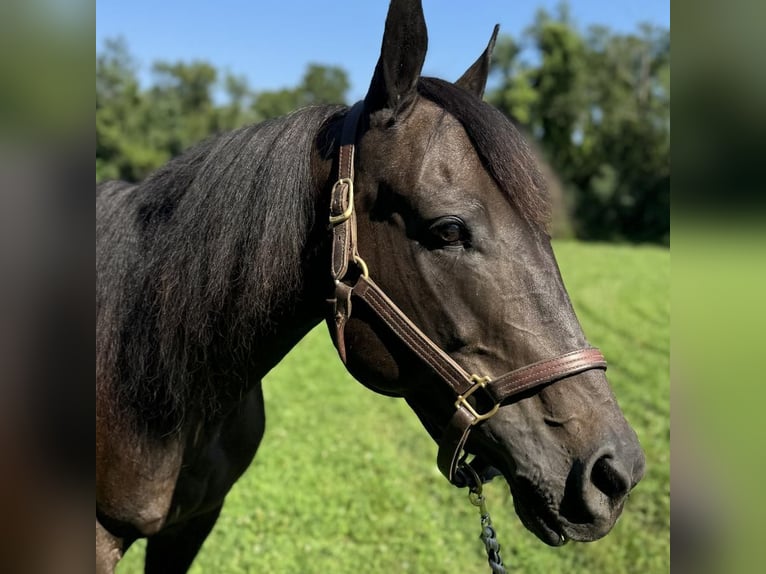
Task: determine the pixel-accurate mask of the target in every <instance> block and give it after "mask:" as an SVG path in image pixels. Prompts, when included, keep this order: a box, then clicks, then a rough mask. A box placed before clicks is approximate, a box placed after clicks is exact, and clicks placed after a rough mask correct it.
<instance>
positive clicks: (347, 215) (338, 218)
mask: <svg viewBox="0 0 766 574" xmlns="http://www.w3.org/2000/svg"><path fill="white" fill-rule="evenodd" d="M344 185H345V186H346V189H347V190H348V193H347V194H346V205H347V207H346V209H345V210H344V211H343V213H340V214H338V215H333V214H332V212H331V213H330V225H332V226H335V225H338V224H340V223H344V222H346V221H348V220H349V219H351V214H352V213H354V180H353V179H351V178H350V177H342V178H340V179H339V180H338V181H336V182H335V185H334V186H333V188H332V192H333V195H334V194H335V193H336V190H340V189H343V186H344Z"/></svg>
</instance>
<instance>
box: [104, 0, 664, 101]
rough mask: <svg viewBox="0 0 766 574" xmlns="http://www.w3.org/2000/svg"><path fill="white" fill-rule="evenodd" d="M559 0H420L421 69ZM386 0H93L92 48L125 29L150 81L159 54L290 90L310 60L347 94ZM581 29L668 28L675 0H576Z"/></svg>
mask: <svg viewBox="0 0 766 574" xmlns="http://www.w3.org/2000/svg"><path fill="white" fill-rule="evenodd" d="M558 2H559V0H536V1H527V0H465V1H457V0H453V1H450V0H424V1H423V9H424V11H425V15H426V23H427V25H428V37H429V50H428V56H427V58H426V63H425V66H424V73H425V74H427V75H431V76H438V77H442V78H444V79H448V80H455V79H457V78H458V77H459V76H460V75H461V74H462V73H463V71H464V70H465V68H467V67H468V66H469V65H470V64H471V63H472V62H473V60H474V59H476V57H477V56H478V55H479V54H480V53H481V51H482V50H483V49H484V47H485V46H486V43H487V41H488V39H489V36H490V34H491V32H492V27H493V26H494V25H495V24H496V23H499V24H500V27H501V28H500V31H501V33H507V34H511V35H513V36H515V37H517V38H518V37H520V35H521V33H522V32H523V30H524V28H525V27H527V26H528V25H529V24H530V23H531V22H532V20H533V18H534V14H535V12H536V10H537V9H538V8H540V7H545V8H547V9H548V10H551V11H553V10H554V9H555V7H556V5H557V4H558ZM387 8H388V1H387V0H334V1H333V2H317V1H305V0H278V1H273V0H269V1H267V2H256V1H253V0H250V1H247V0H239V1H235V0H216V1H212V0H211V1H208V2H191V1H186V2H179V1H176V0H151V1H149V0H131V1H129V2H126V1H125V0H97V2H96V51H98V50H100V48H101V47H102V46H103V40H104V38H109V37H117V36H123V37H124V38H125V39H126V40H127V42H128V46H129V48H130V51H131V53H132V54H133V55H134V56H135V58H136V59H137V61H138V64H139V65H140V73H141V77H142V79H143V80H144V81H146V80H148V78H150V75H149V68H150V66H151V64H152V62H154V61H156V60H160V59H162V60H166V61H177V60H184V61H191V60H205V61H208V62H210V63H212V64H213V65H215V66H216V67H217V68H219V69H221V70H228V71H230V72H232V73H235V74H237V75H243V76H245V77H246V78H247V80H248V82H249V85H250V87H251V88H253V89H256V90H272V89H277V88H281V87H291V86H294V85H296V84H297V83H298V82H299V81H300V78H301V76H302V75H303V72H304V70H305V68H306V65H307V64H308V63H310V62H315V63H320V64H328V65H338V66H341V67H343V68H344V69H345V70H346V71H347V72H348V74H349V78H350V80H351V90H350V92H349V101H353V100H356V99H359V98H361V97H362V96H364V93H365V92H366V90H367V86H368V85H369V81H370V77H371V75H372V71H373V69H374V67H375V63H376V61H377V59H378V54H379V52H380V42H381V38H382V35H383V24H384V21H385V16H386V10H387ZM570 8H571V12H572V14H573V16H574V19H575V21H576V22H577V24H578V25H579V26H580V27H581V28H585V27H587V26H589V25H591V24H602V25H606V26H608V27H609V28H611V29H612V30H615V31H619V32H631V31H635V30H636V29H637V26H638V24H639V23H641V22H649V23H652V24H656V25H660V26H665V27H670V3H669V0H642V1H627V0H611V1H610V0H571V1H570Z"/></svg>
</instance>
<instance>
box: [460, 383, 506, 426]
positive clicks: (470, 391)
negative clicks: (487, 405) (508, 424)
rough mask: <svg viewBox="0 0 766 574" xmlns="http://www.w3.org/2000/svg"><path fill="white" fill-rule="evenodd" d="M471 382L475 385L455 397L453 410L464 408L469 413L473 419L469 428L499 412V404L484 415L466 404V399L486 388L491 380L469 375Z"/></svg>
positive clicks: (469, 404)
mask: <svg viewBox="0 0 766 574" xmlns="http://www.w3.org/2000/svg"><path fill="white" fill-rule="evenodd" d="M471 380H472V381H473V382H474V383H475V384H474V385H473V386H472V387H471V388H470V389H468V390H467V391H466V392H465V393H463V394H462V395H458V396H457V400H456V401H455V408H456V409H459V408H460V407H464V408H465V409H466V410H467V411H468V412H469V413H471V415H472V416H473V418H474V420H473V421H472V422H471V426H473V425H475V424H478V423H480V422H481V421H485V420H487V419H488V418H490V417H491V416H493V415H494V414H495V413H496V412H497V411H498V410H500V403H495V406H493V407H492V408H491V409H490V410H489V411H487V412H486V413H480V412H478V411H477V410H476V409H475V408H474V407H473V405H472V404H471V403H469V402H468V400H467V399H468V397H470V396H471V395H472V394H474V393H475V392H476V391H477V390H479V389H483V388H485V387H486V386H487V383H489V382H490V381H491V380H492V379H491V377H480V376H479V375H471Z"/></svg>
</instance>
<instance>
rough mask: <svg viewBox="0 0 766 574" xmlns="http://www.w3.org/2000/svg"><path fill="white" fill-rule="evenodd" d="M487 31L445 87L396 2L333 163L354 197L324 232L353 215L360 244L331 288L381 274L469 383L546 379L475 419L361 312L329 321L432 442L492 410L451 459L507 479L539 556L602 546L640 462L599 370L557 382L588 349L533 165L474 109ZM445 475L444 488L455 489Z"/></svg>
mask: <svg viewBox="0 0 766 574" xmlns="http://www.w3.org/2000/svg"><path fill="white" fill-rule="evenodd" d="M496 33H497V29H496V30H495V32H494V33H493V35H492V39H491V40H490V43H489V46H488V47H487V49H486V50H485V51H484V53H483V54H482V55H481V56H480V57H479V59H478V60H477V61H476V62H475V63H474V64H473V65H472V66H471V67H470V68H469V69H468V70H467V71H466V73H465V74H464V75H463V76H462V77H461V78H460V79H459V80H458V81H457V82H456V83H455V84H452V83H449V82H445V81H441V80H436V79H432V78H424V77H421V68H422V65H423V61H424V59H425V54H426V46H427V33H426V26H425V21H424V18H423V13H422V9H421V7H420V2H411V1H404V0H402V1H398V0H395V1H394V2H392V5H391V7H390V10H389V14H388V18H387V21H386V27H385V33H384V38H383V44H382V49H381V55H380V59H379V61H378V64H377V67H376V69H375V72H374V75H373V78H372V82H371V84H370V88H369V91H368V93H367V95H366V97H365V99H364V102H363V104H359V105H358V106H357V107H356V114H358V119H356V120H355V121H354V122H353V125H352V126H351V128H347V129H346V131H347V132H350V133H351V140H352V143H353V144H354V150H355V151H354V154H352V157H351V158H346V159H345V160H344V159H343V158H341V160H340V163H341V164H342V163H343V162H344V161H346V162H350V167H347V168H346V169H349V170H351V171H352V172H353V173H354V176H353V195H352V196H351V197H350V199H348V196H345V197H347V201H348V202H349V204H350V205H349V210H348V212H347V214H346V219H344V218H343V217H342V216H340V217H339V216H337V215H336V216H335V217H336V219H335V223H336V224H337V223H338V222H341V224H342V225H346V221H347V220H348V218H349V214H350V211H351V210H353V217H352V218H351V219H352V223H353V229H350V230H348V234H349V235H350V236H351V238H350V240H349V241H351V244H350V245H351V247H348V245H347V247H346V248H344V249H346V251H345V252H344V253H346V255H348V257H346V259H347V261H346V262H345V263H348V267H349V269H350V270H349V271H346V269H345V268H344V270H343V273H339V274H338V276H337V277H336V279H337V282H336V283H337V284H338V285H339V289H340V290H341V291H342V290H343V289H346V291H349V290H350V289H351V288H352V287H353V286H354V281H355V280H357V278H359V279H365V281H366V277H367V276H368V275H369V276H370V277H374V282H375V285H376V286H377V287H376V288H379V291H380V292H381V293H385V296H386V297H388V298H390V301H391V302H392V304H393V306H395V307H396V308H397V309H398V310H400V311H401V312H402V315H403V316H405V317H406V318H407V320H409V321H411V323H412V324H413V325H415V326H416V327H415V328H414V329H415V330H419V331H420V332H422V333H423V334H424V336H425V337H426V338H427V340H428V341H431V342H432V343H433V345H434V347H436V348H438V349H439V350H440V351H438V352H436V354H438V353H441V352H443V354H444V355H445V356H446V357H445V358H444V359H443V360H444V361H447V362H448V363H454V364H456V365H458V367H456V368H457V369H462V370H464V371H465V372H466V373H474V374H476V375H477V376H476V378H475V379H474V380H475V381H477V382H481V381H488V380H492V379H493V378H497V377H498V376H500V375H502V374H503V373H513V372H515V371H517V370H519V369H523V368H524V367H525V366H527V365H530V364H535V365H536V364H537V363H539V362H542V363H541V365H542V366H538V367H536V368H535V369H536V370H535V371H534V374H535V376H538V375H541V373H542V374H543V375H546V370H550V371H553V375H551V376H539V377H538V378H537V379H535V381H536V382H537V384H535V385H527V386H526V387H519V389H520V390H519V392H514V393H513V394H512V395H511V394H508V396H502V395H501V396H500V400H496V403H497V404H496V405H492V404H489V405H482V404H481V403H482V402H487V401H489V402H490V403H491V402H492V401H491V400H490V399H491V397H490V399H487V397H486V396H483V395H486V393H479V392H476V393H473V390H472V391H471V392H470V394H472V395H473V396H472V397H471V398H470V399H469V398H468V397H467V395H468V394H469V393H465V396H458V398H457V400H456V396H455V395H456V394H458V395H459V393H456V392H454V389H451V388H449V386H448V385H445V384H444V383H443V380H442V379H443V377H440V376H439V374H438V373H437V372H435V370H434V368H432V367H433V365H429V364H428V361H424V360H423V356H422V354H421V355H419V354H418V353H417V352H413V345H412V344H410V343H408V341H407V340H406V337H404V339H403V337H402V336H401V334H398V335H397V333H396V332H395V331H396V330H395V329H394V330H392V329H391V325H388V324H387V323H388V320H387V319H386V317H385V316H381V312H377V313H376V312H375V311H374V309H371V308H370V305H369V304H365V303H369V301H366V300H364V298H362V299H363V300H362V301H361V304H356V303H354V308H353V312H351V311H350V309H345V311H344V312H343V313H341V314H342V315H344V316H343V317H342V321H341V323H342V324H341V325H340V327H339V325H338V324H333V321H332V320H331V321H330V323H331V328H332V330H333V332H334V335H335V340H336V344H337V345H338V347H339V350H341V351H342V356H343V357H344V359H345V360H346V364H347V367H348V369H349V371H350V372H351V373H352V374H353V375H354V376H355V377H356V378H357V379H358V380H359V381H361V382H362V383H363V384H365V385H366V386H368V387H370V388H372V389H373V390H375V391H377V392H380V393H383V394H387V395H393V396H400V397H404V398H405V400H406V401H407V402H408V404H409V405H410V406H411V407H412V409H413V410H414V411H415V413H416V414H417V416H418V417H419V418H420V420H421V421H422V423H423V425H424V426H425V428H426V429H427V430H428V432H429V433H430V434H431V435H432V436H433V437H434V439H436V440H437V441H440V440H442V439H443V437H444V435H445V433H447V432H448V429H447V427H448V425H449V424H450V421H451V420H452V418H453V417H454V416H455V412H456V409H458V410H460V408H461V407H463V406H465V405H471V407H470V410H471V412H475V413H477V414H478V413H485V412H487V411H490V410H491V412H490V413H489V414H491V416H487V417H484V416H480V417H479V418H478V419H475V420H472V421H471V423H470V426H471V427H472V428H471V432H470V435H469V434H468V433H467V432H466V435H465V438H464V443H460V444H459V447H460V448H458V450H461V451H462V450H463V449H464V450H465V452H467V453H471V454H473V455H475V457H476V458H475V459H474V463H473V467H474V469H476V470H478V471H479V472H480V473H483V474H484V475H489V474H491V469H497V471H499V472H500V473H502V475H503V476H504V477H505V478H506V480H507V482H508V484H509V485H510V489H511V492H512V494H513V499H514V505H515V507H516V511H517V513H518V515H519V517H520V518H521V520H522V522H523V523H524V524H525V525H526V526H527V528H529V529H530V530H531V531H532V532H534V533H535V534H536V535H537V536H538V537H539V538H540V539H541V540H543V541H544V542H546V543H548V544H551V545H559V544H563V543H564V542H565V541H566V540H568V539H572V540H579V541H589V540H595V539H597V538H600V537H602V536H604V535H605V534H607V533H608V532H609V530H610V529H611V528H612V526H613V525H614V523H615V521H616V520H617V518H618V516H619V515H620V513H621V511H622V508H623V505H624V503H625V500H626V497H627V495H628V493H629V492H630V490H631V489H632V488H633V487H634V486H635V485H636V483H637V482H638V481H639V480H640V479H641V477H642V475H643V472H644V455H643V453H642V450H641V448H640V446H639V443H638V440H637V437H636V434H635V432H634V431H633V429H632V428H631V427H630V426H629V424H628V423H627V422H626V420H625V418H624V416H623V414H622V412H621V410H620V408H619V406H618V405H617V402H616V400H615V398H614V395H613V394H612V392H611V390H610V388H609V384H608V382H607V379H606V376H605V375H604V372H603V369H602V368H601V367H603V363H602V362H601V360H600V359H598V357H597V358H596V359H592V360H590V359H589V360H588V361H586V362H585V363H584V364H585V367H586V368H582V369H574V370H571V371H562V366H565V365H566V362H565V361H564V360H562V359H554V358H556V357H562V356H564V357H567V356H569V355H571V354H572V352H573V351H576V350H578V349H587V348H588V343H587V341H586V338H585V335H584V334H583V332H582V329H581V327H580V324H579V322H578V320H577V318H576V316H575V313H574V310H573V308H572V304H571V302H570V300H569V297H568V295H567V292H566V290H565V287H564V284H563V282H562V278H561V276H560V274H559V270H558V266H557V264H556V260H555V257H554V254H553V251H552V248H551V242H550V237H549V236H548V234H547V233H546V231H545V220H546V211H547V210H546V207H547V204H546V199H545V189H544V187H545V186H544V183H543V181H542V178H541V176H540V175H539V173H538V171H537V169H536V167H535V164H534V160H533V157H532V155H531V153H530V151H529V149H528V147H527V146H526V145H525V143H524V141H523V138H522V137H521V135H520V134H519V133H518V131H517V130H516V129H515V128H514V126H513V124H512V123H511V122H510V121H509V120H508V119H507V118H505V117H504V116H503V115H502V114H501V113H500V112H498V111H497V110H495V109H494V108H492V107H491V106H489V105H488V104H486V103H484V102H483V101H482V100H481V97H482V95H483V92H484V88H485V84H486V79H487V75H488V72H489V57H490V53H491V50H492V46H493V44H494V39H495V36H496ZM347 123H349V121H348V120H347ZM342 169H344V168H343V166H341V170H342ZM341 203H342V200H341ZM331 212H332V209H331ZM344 233H345V232H344ZM345 240H346V239H345V235H344V236H343V237H341V238H339V241H340V242H341V243H342V242H343V241H345ZM367 283H369V282H367ZM357 285H358V283H357ZM338 297H340V295H339V296H338ZM381 297H382V295H381ZM349 301H351V302H353V301H354V299H353V297H349ZM386 313H387V311H386ZM384 314H385V313H384ZM575 355H576V356H577V357H578V358H579V357H580V356H581V355H577V354H576V353H575ZM599 356H600V355H599ZM440 360H442V359H440ZM550 360H553V362H552V363H546V362H545V361H550ZM594 367H599V368H594ZM559 371H560V372H561V376H556V374H557V373H558V372H559ZM522 372H523V374H524V375H526V374H527V371H522ZM517 378H518V377H517ZM482 384H483V383H482ZM477 388H478V387H477ZM472 389H473V387H472ZM495 398H496V399H497V396H495ZM466 408H468V407H466ZM453 458H454V456H453ZM453 462H454V461H453ZM448 466H449V465H448ZM454 470H455V469H454V464H453V468H452V469H448V470H447V472H446V474H448V475H449V476H448V477H449V478H450V479H451V480H453V482H458V477H457V476H455V475H452V472H453V471H454Z"/></svg>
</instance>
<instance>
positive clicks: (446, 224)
mask: <svg viewBox="0 0 766 574" xmlns="http://www.w3.org/2000/svg"><path fill="white" fill-rule="evenodd" d="M428 229H429V231H430V233H431V237H432V242H434V243H437V244H438V245H437V246H457V245H462V244H464V243H465V242H466V241H467V239H468V231H467V230H466V228H465V224H464V223H463V222H462V221H461V220H460V219H458V218H457V217H443V218H441V219H439V220H438V221H436V222H435V223H433V224H431V226H430V227H429V228H428Z"/></svg>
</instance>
